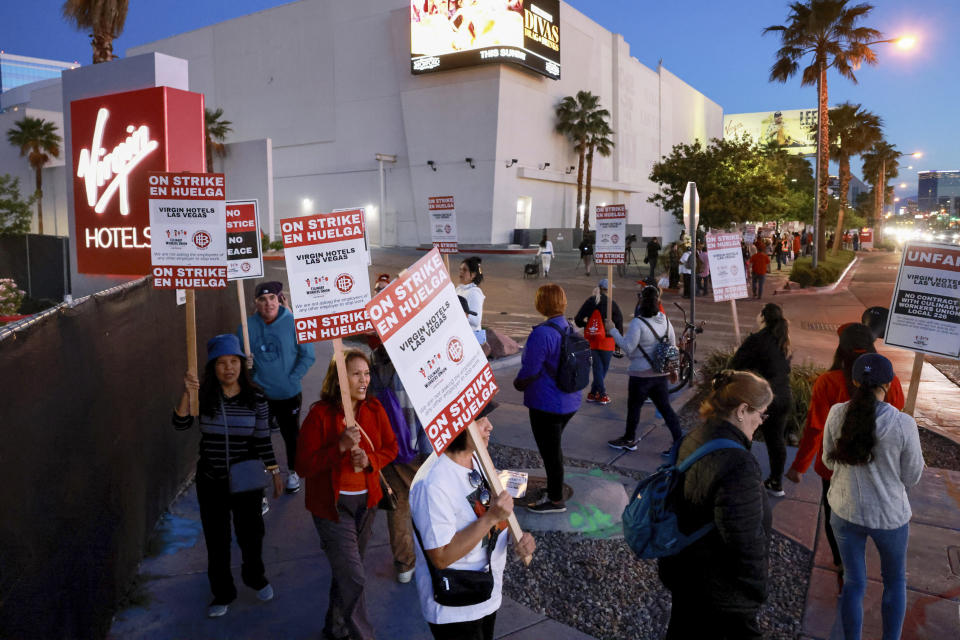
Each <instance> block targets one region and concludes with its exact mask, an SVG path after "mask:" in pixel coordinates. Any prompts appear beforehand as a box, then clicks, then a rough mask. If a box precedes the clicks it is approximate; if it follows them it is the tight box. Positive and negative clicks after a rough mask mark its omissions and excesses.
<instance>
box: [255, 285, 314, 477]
mask: <svg viewBox="0 0 960 640" xmlns="http://www.w3.org/2000/svg"><path fill="white" fill-rule="evenodd" d="M254 291H255V293H256V298H255V303H256V307H257V311H256V313H254V314H253V315H251V316H249V317H248V319H247V325H248V329H249V332H250V359H251V360H252V367H253V381H254V382H256V383H257V384H258V385H260V387H262V388H263V392H264V395H266V396H267V404H268V405H269V407H270V416H271V417H272V418H274V419H276V421H277V425H278V426H279V427H280V435H281V436H283V444H284V448H285V449H286V451H287V470H288V475H287V484H286V490H287V493H296V492H297V491H300V477H299V476H298V475H297V472H296V471H294V469H293V463H294V460H296V459H297V436H298V435H299V433H300V406H301V404H302V400H303V394H302V388H301V386H300V381H301V380H302V379H303V376H305V375H306V373H307V371H308V370H309V369H310V366H311V365H312V364H313V361H314V360H316V356H315V355H314V354H313V345H312V344H297V337H296V330H295V328H294V323H293V314H292V313H291V312H290V311H289V310H288V309H287V308H286V307H285V306H283V303H284V301H285V299H284V296H283V283H281V282H276V281H271V282H260V283H258V284H257V286H256V289H255V290H254ZM242 332H243V328H242V327H240V328H238V329H237V335H239V336H241V338H242V336H243V333H242Z"/></svg>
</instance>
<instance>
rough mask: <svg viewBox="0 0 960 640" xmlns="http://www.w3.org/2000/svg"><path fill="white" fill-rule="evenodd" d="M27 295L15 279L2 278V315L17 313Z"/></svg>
mask: <svg viewBox="0 0 960 640" xmlns="http://www.w3.org/2000/svg"><path fill="white" fill-rule="evenodd" d="M26 295H27V294H26V293H24V292H23V291H21V289H20V287H18V286H17V283H16V282H14V281H13V279H11V278H0V316H12V315H15V314H16V313H17V311H19V310H20V304H21V303H22V302H23V299H24V298H25V297H26Z"/></svg>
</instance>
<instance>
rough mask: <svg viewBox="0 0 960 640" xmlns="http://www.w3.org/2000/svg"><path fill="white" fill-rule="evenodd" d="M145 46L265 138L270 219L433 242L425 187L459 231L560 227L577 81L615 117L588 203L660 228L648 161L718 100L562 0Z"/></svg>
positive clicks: (361, 9) (572, 174) (572, 193)
mask: <svg viewBox="0 0 960 640" xmlns="http://www.w3.org/2000/svg"><path fill="white" fill-rule="evenodd" d="M471 11H472V13H471ZM149 52H158V53H162V54H167V55H170V56H174V57H177V58H182V59H186V60H187V61H188V62H189V89H190V90H191V91H196V92H200V93H203V94H204V95H205V100H206V106H207V107H209V108H217V107H222V108H223V110H224V118H226V119H228V120H230V121H231V122H232V123H233V124H232V126H233V132H232V133H231V134H230V137H229V141H230V142H236V143H240V142H243V141H249V140H264V139H269V141H270V145H269V148H272V152H271V159H270V162H268V163H267V168H268V170H269V171H270V172H271V173H272V198H273V202H272V205H273V211H274V212H275V216H274V226H275V227H276V226H277V225H278V224H279V220H280V219H282V218H285V217H291V216H295V215H300V214H304V213H315V212H320V211H331V210H333V209H338V208H348V207H349V208H352V207H358V206H362V207H364V208H365V209H366V214H367V219H368V229H369V231H368V237H369V240H370V242H371V243H372V244H373V245H384V246H392V245H398V246H414V245H419V244H424V243H429V242H430V232H429V224H428V199H429V198H430V197H435V196H453V197H454V201H455V208H456V213H457V226H458V231H459V241H460V243H461V244H477V245H486V244H492V245H504V244H508V243H510V242H512V240H513V238H514V230H515V229H543V228H550V229H557V230H561V229H569V228H572V227H573V226H574V219H575V213H576V212H575V207H576V182H577V170H576V165H577V155H576V153H575V152H574V150H573V148H572V145H571V143H570V142H569V141H568V140H567V139H565V138H564V137H562V136H561V135H559V134H557V133H556V132H555V131H554V124H555V115H554V108H555V106H556V105H557V103H558V102H559V101H560V100H561V99H562V98H563V97H565V96H568V95H575V94H576V93H577V92H578V91H581V90H587V91H591V92H592V93H594V94H596V95H598V96H599V97H600V100H601V106H602V107H604V108H606V109H608V110H609V111H610V114H611V118H610V125H611V127H612V129H613V131H614V134H613V140H614V143H615V146H614V147H613V150H612V154H611V155H610V156H609V157H606V158H604V157H600V156H599V155H597V157H596V158H595V160H594V167H593V193H592V196H591V206H593V205H599V204H613V203H622V204H625V205H626V206H627V209H628V223H630V224H632V225H636V224H642V225H643V227H642V234H643V235H645V236H661V237H663V238H664V239H665V240H667V241H671V240H673V239H674V238H675V237H676V236H677V235H678V234H679V226H678V225H676V223H675V222H674V219H673V217H672V216H671V215H670V214H668V213H666V212H663V211H661V210H659V209H658V208H657V207H656V206H654V205H652V204H649V203H648V202H647V198H648V197H649V196H650V194H651V193H652V192H654V191H655V185H654V184H653V183H651V182H650V181H649V180H648V175H649V173H650V168H651V166H652V164H653V163H654V162H655V161H656V160H657V159H658V158H659V157H660V156H661V155H663V154H666V153H668V152H669V151H670V149H671V147H672V146H673V145H675V144H677V143H681V142H692V141H694V140H695V139H701V140H704V139H708V138H711V137H721V136H722V133H723V113H722V109H721V107H720V106H719V105H718V104H716V103H715V102H713V101H711V100H710V99H709V98H707V97H706V96H705V95H703V94H702V93H700V92H699V91H697V90H696V89H694V88H693V87H691V86H690V85H688V84H687V83H685V82H684V81H683V80H681V79H680V78H679V77H677V76H676V75H674V74H672V73H671V72H669V71H668V70H667V69H666V68H665V67H664V66H662V65H660V66H659V67H658V68H657V69H650V68H648V67H646V66H644V65H643V64H641V63H640V62H639V61H638V60H637V59H636V58H633V57H631V55H630V45H629V44H628V43H627V42H625V41H624V39H623V37H622V36H621V35H618V34H616V33H611V32H610V31H607V30H606V29H604V28H603V27H601V26H600V25H598V24H597V23H595V22H593V21H592V20H590V19H589V18H587V17H586V16H585V15H583V14H582V13H580V12H579V11H577V9H576V8H574V7H573V6H571V5H569V4H566V3H564V2H559V1H558V0H481V1H480V2H472V3H465V2H460V1H458V0H449V1H448V0H413V1H412V2H411V0H351V1H349V2H343V1H341V0H300V1H299V2H293V3H290V4H285V5H282V6H278V7H275V8H272V9H268V10H265V11H261V12H258V13H255V14H251V15H248V16H244V17H240V18H236V19H233V20H229V21H226V22H222V23H219V24H215V25H211V26H208V27H204V28H202V29H198V30H195V31H190V32H187V33H183V34H179V35H176V36H173V37H170V38H167V39H164V40H159V41H156V42H152V43H148V44H144V45H142V46H138V47H134V48H131V49H129V50H128V51H127V52H126V54H127V56H128V57H130V56H134V55H137V54H143V53H149ZM25 106H29V105H25ZM220 162H221V161H219V160H218V161H217V163H218V165H219V163H220ZM217 168H219V167H217ZM229 177H230V174H229V173H228V199H230V198H231V194H230V193H229V191H230V184H229ZM261 207H263V205H261ZM592 217H593V216H592V215H591V219H592ZM264 224H266V222H265V221H264ZM64 226H65V225H64ZM61 228H63V227H61ZM569 235H570V234H567V237H568V238H569ZM537 239H538V238H531V240H533V241H535V240H537ZM555 244H556V241H555ZM564 244H566V243H565V242H561V243H560V246H561V247H562V246H563V245H564Z"/></svg>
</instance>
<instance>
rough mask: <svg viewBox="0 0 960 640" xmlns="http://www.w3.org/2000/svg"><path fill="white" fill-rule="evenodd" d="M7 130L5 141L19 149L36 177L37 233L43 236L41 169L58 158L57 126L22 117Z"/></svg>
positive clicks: (58, 140)
mask: <svg viewBox="0 0 960 640" xmlns="http://www.w3.org/2000/svg"><path fill="white" fill-rule="evenodd" d="M13 125H14V126H13V128H11V129H9V130H7V140H9V141H10V144H12V145H13V146H15V147H19V148H20V155H21V156H27V160H28V161H29V162H30V166H31V167H33V170H34V171H35V172H36V176H37V190H36V194H35V195H36V198H37V231H38V232H39V233H40V235H43V167H44V166H46V164H47V163H48V162H50V156H53V157H54V158H59V157H60V142H61V141H62V139H61V138H60V136H59V135H58V134H57V125H55V124H54V123H52V122H48V121H47V120H44V119H43V118H31V117H30V116H24V117H23V118H22V119H21V120H17V121H16V122H14V123H13Z"/></svg>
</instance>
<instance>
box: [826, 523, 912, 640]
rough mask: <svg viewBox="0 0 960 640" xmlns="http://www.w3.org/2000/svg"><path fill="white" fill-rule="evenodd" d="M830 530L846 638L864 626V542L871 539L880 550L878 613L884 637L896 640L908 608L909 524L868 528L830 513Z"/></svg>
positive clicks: (886, 639) (854, 634) (858, 634)
mask: <svg viewBox="0 0 960 640" xmlns="http://www.w3.org/2000/svg"><path fill="white" fill-rule="evenodd" d="M830 522H831V524H832V525H833V533H834V535H835V536H836V537H837V544H838V545H839V546H840V557H841V558H843V592H842V593H841V594H840V622H841V623H842V624H843V636H844V637H845V638H859V637H860V629H861V627H862V626H863V595H864V593H865V592H866V590H867V564H866V545H867V538H868V537H869V538H872V539H873V543H874V544H875V545H877V551H879V552H880V573H881V575H882V576H883V599H882V601H881V605H880V616H881V618H882V620H883V640H896V639H897V638H899V637H900V631H901V629H902V627H903V616H904V614H905V613H906V610H907V536H908V533H909V527H910V525H909V523H908V524H905V525H903V526H902V527H900V528H899V529H869V528H867V527H861V526H860V525H858V524H854V523H852V522H848V521H846V520H844V519H843V518H841V517H839V516H838V515H837V514H836V513H833V514H831V516H830Z"/></svg>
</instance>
